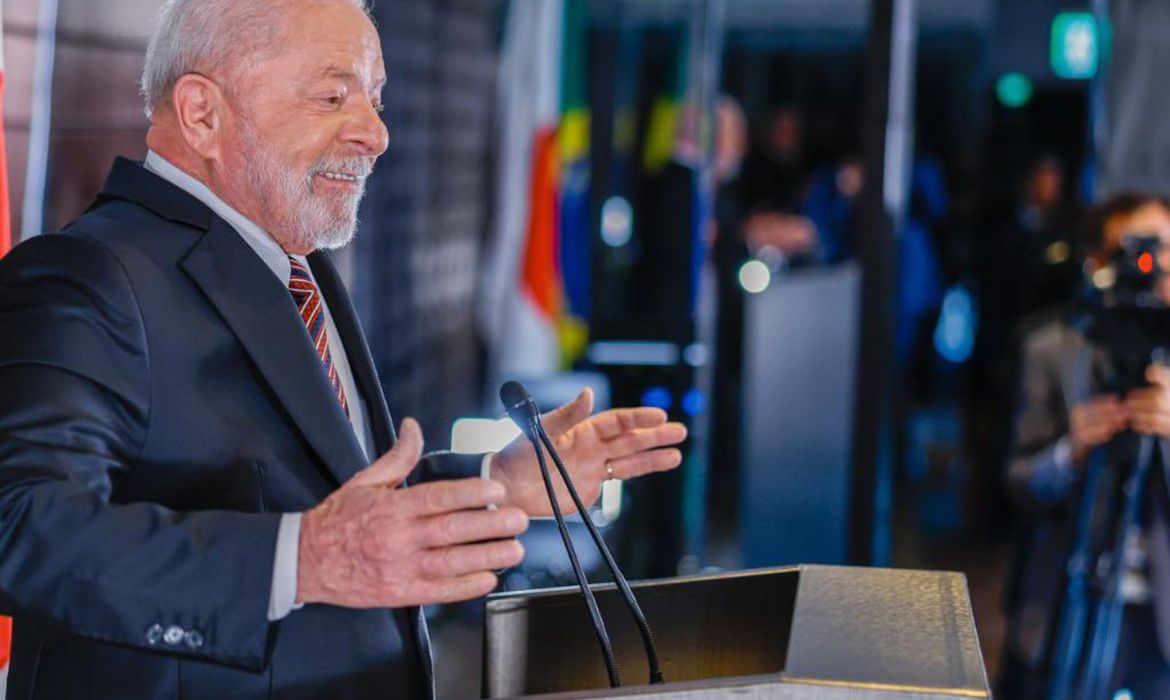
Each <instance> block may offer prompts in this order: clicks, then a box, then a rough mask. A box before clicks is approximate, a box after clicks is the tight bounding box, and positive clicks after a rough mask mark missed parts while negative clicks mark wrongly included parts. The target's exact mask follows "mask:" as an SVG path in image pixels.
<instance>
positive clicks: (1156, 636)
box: [998, 194, 1170, 698]
mask: <svg viewBox="0 0 1170 700" xmlns="http://www.w3.org/2000/svg"><path fill="white" fill-rule="evenodd" d="M1091 220H1092V221H1094V222H1096V223H1095V224H1094V225H1093V226H1091V227H1090V228H1091V235H1092V237H1093V238H1094V239H1095V240H1094V241H1093V243H1094V245H1095V250H1094V254H1093V257H1092V258H1091V259H1090V260H1089V262H1088V263H1087V266H1088V268H1089V269H1093V268H1095V267H1099V266H1101V265H1103V264H1104V263H1106V262H1108V258H1109V256H1110V255H1112V254H1113V253H1114V252H1115V251H1116V250H1117V249H1118V248H1120V246H1121V242H1122V238H1123V236H1125V235H1128V234H1137V235H1143V236H1157V237H1158V238H1160V239H1161V245H1162V250H1163V252H1162V257H1163V258H1164V259H1162V260H1161V261H1160V265H1161V266H1162V269H1170V202H1168V201H1167V200H1166V199H1164V198H1161V197H1158V196H1155V195H1146V194H1119V195H1115V196H1114V197H1112V198H1111V199H1109V200H1108V201H1106V202H1104V203H1103V204H1101V205H1100V206H1098V207H1097V208H1096V210H1094V211H1093V212H1092V213H1091ZM1157 294H1158V296H1159V297H1161V298H1162V300H1163V301H1165V302H1170V278H1165V277H1163V278H1162V279H1161V280H1159V282H1158V287H1157ZM1110 371H1111V370H1110V363H1109V358H1108V354H1107V352H1106V351H1105V349H1103V348H1101V347H1099V346H1097V345H1096V344H1095V343H1094V342H1093V341H1092V340H1091V339H1090V338H1088V337H1087V336H1086V334H1085V333H1084V332H1083V331H1082V330H1081V329H1080V328H1079V327H1077V326H1076V325H1074V324H1072V323H1070V322H1069V321H1068V320H1065V319H1061V320H1056V321H1050V322H1048V323H1045V324H1043V325H1040V326H1038V327H1036V328H1034V329H1033V330H1032V331H1031V332H1029V333H1028V334H1027V335H1026V336H1025V338H1024V343H1023V364H1022V370H1021V375H1020V392H1019V398H1020V403H1019V410H1018V412H1017V414H1016V417H1015V424H1014V431H1013V448H1012V453H1011V459H1010V461H1009V464H1008V485H1009V490H1010V492H1011V494H1012V495H1013V497H1014V500H1015V501H1016V503H1017V504H1018V506H1019V508H1020V510H1021V514H1022V516H1023V518H1022V519H1023V521H1024V524H1025V526H1026V527H1025V537H1023V538H1021V541H1020V543H1019V545H1020V551H1019V553H1018V559H1017V562H1018V564H1017V569H1018V570H1017V571H1016V572H1014V576H1013V578H1014V580H1013V583H1012V585H1011V586H1010V592H1009V597H1010V600H1009V601H1008V607H1009V612H1010V614H1011V617H1012V620H1011V625H1010V629H1009V634H1008V635H1007V639H1006V642H1005V645H1006V648H1005V662H1004V672H1003V674H1002V679H1001V684H1000V688H999V693H998V694H999V695H1001V696H1003V697H1007V698H1040V697H1047V693H1048V683H1049V681H1050V678H1049V671H1050V670H1051V669H1049V668H1048V667H1047V663H1046V657H1047V656H1049V655H1050V654H1051V653H1052V649H1053V646H1054V644H1055V642H1054V637H1055V635H1056V629H1057V626H1058V620H1059V615H1060V604H1061V596H1062V593H1063V588H1064V585H1065V577H1064V573H1065V571H1066V566H1065V565H1066V562H1067V560H1068V557H1069V555H1070V553H1071V549H1072V539H1073V529H1074V520H1075V513H1076V510H1077V501H1078V499H1080V498H1083V497H1084V496H1083V495H1082V493H1081V492H1082V491H1083V489H1082V488H1081V484H1082V482H1083V481H1084V480H1083V478H1082V477H1083V475H1084V472H1085V468H1086V464H1087V461H1088V460H1089V458H1090V455H1091V454H1092V453H1093V452H1094V451H1099V452H1100V456H1101V458H1102V459H1105V460H1107V462H1106V464H1111V465H1114V466H1117V467H1120V466H1121V465H1124V464H1127V463H1131V462H1132V460H1133V455H1131V454H1126V449H1127V444H1128V443H1125V442H1124V441H1116V440H1115V438H1117V437H1118V436H1120V435H1121V434H1122V433H1125V432H1126V431H1127V430H1132V431H1134V432H1137V433H1145V434H1150V435H1156V436H1159V437H1162V438H1170V369H1168V368H1167V367H1164V366H1161V365H1152V366H1150V367H1149V368H1148V370H1147V372H1146V380H1147V381H1148V383H1149V385H1148V386H1147V387H1145V388H1141V389H1135V390H1132V391H1129V392H1128V393H1126V394H1125V395H1124V396H1122V395H1118V394H1116V393H1112V392H1108V391H1105V390H1104V386H1105V385H1106V383H1107V382H1106V377H1107V376H1108V375H1109V373H1110ZM1164 457H1165V456H1163V458H1164ZM1113 471H1114V470H1110V471H1109V475H1110V478H1112V474H1113ZM1156 471H1159V472H1160V471H1161V470H1160V469H1158V470H1156ZM1154 484H1156V485H1152V486H1151V487H1150V488H1149V489H1148V493H1147V497H1148V499H1147V502H1146V503H1144V504H1143V508H1144V510H1145V516H1144V518H1143V525H1144V527H1143V528H1142V533H1141V535H1140V536H1139V537H1135V538H1134V539H1133V541H1132V545H1131V547H1129V549H1128V550H1127V551H1126V553H1125V557H1126V574H1125V577H1124V580H1123V583H1122V593H1123V597H1124V598H1125V601H1126V613H1125V624H1124V626H1123V630H1124V634H1123V635H1122V642H1121V648H1120V656H1119V663H1118V669H1117V674H1116V682H1117V686H1118V687H1125V688H1127V689H1128V690H1130V691H1131V692H1132V693H1133V696H1134V697H1138V698H1142V697H1167V696H1168V693H1170V533H1168V531H1167V522H1168V521H1167V518H1166V510H1165V508H1166V505H1167V504H1166V503H1165V499H1166V490H1167V489H1166V485H1165V484H1164V483H1163V482H1162V480H1161V479H1156V480H1155V482H1154ZM1102 491H1104V489H1102Z"/></svg>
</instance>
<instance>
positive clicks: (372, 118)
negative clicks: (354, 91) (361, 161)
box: [342, 103, 390, 156]
mask: <svg viewBox="0 0 1170 700" xmlns="http://www.w3.org/2000/svg"><path fill="white" fill-rule="evenodd" d="M342 138H343V139H344V140H345V141H347V142H349V143H353V144H356V145H358V146H360V147H361V152H362V155H367V156H380V155H382V154H383V153H385V152H386V148H387V147H388V146H389V145H390V132H389V131H388V130H387V129H386V124H384V123H383V122H382V117H381V115H379V114H378V110H377V109H375V108H374V105H373V104H370V103H364V104H363V105H361V106H360V107H358V108H357V111H356V113H355V114H354V116H353V119H351V120H350V122H349V123H348V125H347V126H346V130H345V132H343V134H342Z"/></svg>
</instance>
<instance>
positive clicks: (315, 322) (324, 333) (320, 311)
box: [288, 256, 349, 417]
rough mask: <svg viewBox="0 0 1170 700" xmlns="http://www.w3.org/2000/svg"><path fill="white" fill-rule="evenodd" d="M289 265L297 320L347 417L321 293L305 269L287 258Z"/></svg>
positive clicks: (294, 259) (290, 284)
mask: <svg viewBox="0 0 1170 700" xmlns="http://www.w3.org/2000/svg"><path fill="white" fill-rule="evenodd" d="M288 261H289V264H290V265H292V274H291V275H290V276H289V280H288V291H289V292H291V293H292V297H293V301H295V302H296V305H297V309H299V310H300V312H301V320H302V321H303V322H304V323H305V328H306V329H308V331H309V339H310V340H312V341H313V347H314V348H315V349H316V350H317V357H319V358H321V365H322V366H323V367H324V368H325V376H327V377H328V378H329V383H330V384H332V385H333V393H334V395H336V396H337V402H338V403H340V404H341V410H342V411H343V412H344V413H345V415H346V417H349V403H348V402H347V401H346V400H345V389H343V388H342V386H341V379H340V378H339V377H338V376H337V368H336V367H334V366H333V355H332V354H330V352H329V331H328V330H327V329H326V325H327V324H326V323H325V308H324V306H322V304H321V292H319V291H318V290H317V285H315V284H313V278H312V277H311V276H310V275H309V271H308V269H306V268H305V266H304V264H303V263H302V262H301V261H299V260H297V259H296V258H294V257H292V256H289V258H288Z"/></svg>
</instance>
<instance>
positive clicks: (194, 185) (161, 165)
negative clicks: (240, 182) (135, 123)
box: [142, 151, 309, 287]
mask: <svg viewBox="0 0 1170 700" xmlns="http://www.w3.org/2000/svg"><path fill="white" fill-rule="evenodd" d="M142 165H143V167H145V168H146V169H147V170H149V171H150V172H152V173H154V174H155V175H158V176H159V177H161V178H162V179H164V180H166V181H167V182H170V183H171V184H172V185H174V186H176V187H178V188H180V189H182V190H184V191H185V192H187V193H188V194H190V195H191V196H192V197H194V198H195V199H198V200H199V201H200V202H203V203H204V204H205V205H207V208H208V209H211V211H213V212H215V213H216V215H217V216H219V217H220V218H221V219H223V220H224V221H226V222H228V224H230V225H231V227H232V228H234V229H235V230H236V232H237V233H239V234H240V237H241V238H243V239H244V242H245V243H247V244H248V247H249V248H251V249H252V250H253V251H254V252H255V253H256V255H258V256H259V257H260V259H261V260H263V261H264V264H265V265H267V266H268V268H269V269H270V270H272V274H274V275H276V278H277V279H279V280H280V282H281V284H283V285H284V286H286V287H287V286H288V281H289V278H290V277H291V276H292V266H291V265H289V262H288V253H286V252H284V249H283V248H281V247H280V244H279V243H277V242H276V241H275V240H274V239H273V238H272V236H270V235H268V232H267V231H265V230H264V229H262V228H260V227H259V226H258V225H256V223H255V222H253V221H252V220H251V219H249V218H248V217H246V216H244V215H243V214H241V213H240V212H238V211H236V209H235V208H234V207H232V205H230V204H228V203H227V202H225V201H223V200H222V199H220V198H219V196H218V195H216V194H215V193H214V192H212V191H211V188H209V187H208V186H207V185H205V184H203V183H202V182H200V181H198V180H196V179H195V178H193V177H191V176H190V175H188V174H187V173H185V172H183V171H182V170H180V169H179V167H178V166H177V165H175V164H174V163H172V162H170V161H169V160H167V159H166V158H163V157H162V156H160V155H159V154H157V153H155V152H154V151H147V152H146V160H145V161H144V162H143V164H142ZM293 257H295V258H296V259H297V260H299V261H300V262H302V263H303V264H304V265H305V268H306V269H307V268H308V267H309V263H308V261H307V260H306V259H305V257H304V256H303V255H295V256H293Z"/></svg>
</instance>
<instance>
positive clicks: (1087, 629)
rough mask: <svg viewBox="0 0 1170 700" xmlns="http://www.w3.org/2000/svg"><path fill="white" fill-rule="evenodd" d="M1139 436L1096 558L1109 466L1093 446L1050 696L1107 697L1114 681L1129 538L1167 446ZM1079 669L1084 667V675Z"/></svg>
mask: <svg viewBox="0 0 1170 700" xmlns="http://www.w3.org/2000/svg"><path fill="white" fill-rule="evenodd" d="M1131 435H1132V434H1131ZM1136 437H1137V440H1138V447H1137V456H1136V458H1135V459H1134V460H1133V463H1132V464H1131V465H1129V467H1128V470H1125V469H1124V468H1122V469H1121V470H1119V472H1118V475H1119V476H1123V481H1122V488H1121V494H1120V496H1121V498H1120V503H1119V504H1117V510H1116V511H1115V512H1116V518H1110V519H1112V520H1113V523H1112V525H1113V529H1112V531H1109V530H1107V531H1106V533H1107V535H1108V534H1109V533H1110V532H1111V534H1112V537H1111V538H1110V539H1108V540H1106V543H1107V544H1106V546H1105V547H1104V548H1103V549H1102V551H1101V552H1100V554H1099V555H1098V556H1097V557H1094V556H1093V537H1092V535H1093V532H1092V531H1093V525H1094V523H1095V521H1096V517H1097V515H1098V514H1099V512H1098V507H1099V505H1098V499H1097V491H1098V488H1099V486H1100V485H1101V482H1102V479H1103V478H1104V477H1105V471H1106V469H1107V467H1106V464H1105V459H1104V456H1103V455H1102V454H1101V450H1094V452H1093V455H1092V457H1091V459H1090V462H1089V467H1088V469H1087V471H1086V473H1085V481H1084V486H1083V494H1082V496H1081V501H1080V504H1079V506H1078V508H1077V519H1076V530H1075V535H1074V539H1073V551H1072V553H1071V555H1070V556H1069V559H1068V567H1067V570H1066V575H1067V585H1066V589H1065V597H1064V604H1063V605H1062V607H1061V616H1060V623H1059V626H1058V627H1057V633H1056V636H1055V638H1054V640H1055V643H1054V645H1053V647H1052V654H1053V655H1052V677H1051V682H1050V684H1049V692H1048V698H1049V700H1074V699H1075V700H1098V699H1099V698H1105V697H1107V695H1106V694H1107V693H1108V692H1109V685H1110V683H1111V681H1112V680H1113V676H1114V670H1115V667H1116V665H1117V650H1118V646H1119V645H1120V642H1121V628H1122V622H1123V619H1124V616H1125V600H1124V598H1123V596H1122V591H1121V580H1122V577H1123V576H1124V574H1125V569H1126V561H1125V550H1126V540H1127V538H1128V536H1129V534H1130V532H1131V531H1133V530H1134V528H1135V527H1137V525H1138V518H1139V516H1140V512H1141V504H1142V501H1143V500H1144V498H1145V494H1146V491H1147V488H1148V487H1149V482H1150V481H1151V477H1152V475H1151V470H1152V468H1153V463H1154V448H1155V447H1160V448H1162V449H1163V451H1164V450H1165V445H1164V443H1163V441H1162V439H1160V438H1158V437H1157V436H1154V435H1144V434H1143V435H1136ZM1162 467H1163V470H1166V469H1168V468H1170V465H1167V464H1166V461H1165V460H1164V459H1163V460H1162ZM1110 500H1111V501H1113V500H1115V499H1110ZM1113 505H1114V504H1113V503H1107V504H1106V507H1107V508H1109V510H1113V507H1112V506H1113ZM1107 522H1108V521H1107ZM1094 598H1095V599H1096V600H1095V601H1094ZM1078 669H1081V672H1080V673H1079V674H1078ZM1078 675H1079V683H1078Z"/></svg>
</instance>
